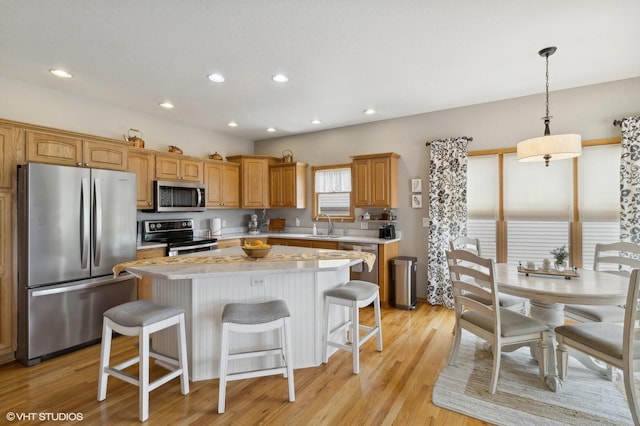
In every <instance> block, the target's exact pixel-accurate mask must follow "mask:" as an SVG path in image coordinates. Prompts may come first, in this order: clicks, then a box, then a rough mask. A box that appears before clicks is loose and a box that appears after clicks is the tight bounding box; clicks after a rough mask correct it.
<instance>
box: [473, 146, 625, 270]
mask: <svg viewBox="0 0 640 426" xmlns="http://www.w3.org/2000/svg"><path fill="white" fill-rule="evenodd" d="M620 150H621V147H620V139H618V138H616V139H606V140H605V139H603V140H599V141H593V142H586V143H585V144H584V146H583V150H582V155H581V157H579V158H578V159H577V161H556V162H552V163H551V164H550V165H549V167H545V166H544V165H543V164H542V163H519V162H518V161H517V159H516V155H515V152H514V151H515V150H514V149H504V150H493V151H491V152H488V151H487V152H482V153H480V152H478V153H476V154H475V155H474V154H473V153H470V156H469V161H468V177H469V179H468V187H467V190H468V197H467V200H468V206H467V207H468V221H467V234H468V235H469V236H471V237H474V238H479V239H480V244H481V246H482V253H483V256H486V257H494V256H495V259H496V261H498V262H508V263H509V264H513V265H517V264H518V261H527V260H532V261H534V262H536V263H538V262H541V261H542V260H543V259H545V258H547V259H550V258H551V257H552V256H551V254H550V251H551V250H552V249H554V248H557V247H560V246H562V245H566V246H568V247H573V250H575V251H577V252H579V251H580V250H581V251H582V259H574V261H575V262H576V264H578V262H580V261H581V263H582V264H581V265H578V266H581V267H584V268H591V267H592V265H593V251H594V246H595V244H596V243H597V242H605V243H609V242H614V241H619V239H620V237H619V233H620V230H619V227H620V225H619V215H620V213H619V211H620V201H619V199H620V184H619V180H620V176H619V175H620ZM575 164H577V165H578V167H577V169H576V170H574V167H575ZM574 191H575V192H574ZM576 202H577V203H578V205H575V203H576ZM576 215H579V217H576ZM573 222H579V223H580V224H581V226H577V227H575V228H573V229H574V230H575V231H576V232H575V234H573V235H571V233H570V231H569V230H570V229H572V228H571V226H572V225H571V224H572V223H573ZM499 230H503V232H502V233H500V232H498V231H499ZM575 244H581V247H576V246H575ZM505 249H506V250H505Z"/></svg>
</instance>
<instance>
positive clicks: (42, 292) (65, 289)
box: [31, 273, 135, 297]
mask: <svg viewBox="0 0 640 426" xmlns="http://www.w3.org/2000/svg"><path fill="white" fill-rule="evenodd" d="M131 278H135V277H134V276H133V275H131V274H128V273H127V274H124V275H121V276H118V277H116V278H113V277H107V278H105V279H102V280H97V281H92V282H89V283H86V284H74V283H69V284H66V285H61V286H48V287H43V288H42V289H37V290H33V291H31V297H41V296H49V295H52V294H60V293H69V292H72V291H78V290H87V289H90V288H97V287H103V286H106V285H111V284H118V283H120V282H122V281H128V280H130V279H131Z"/></svg>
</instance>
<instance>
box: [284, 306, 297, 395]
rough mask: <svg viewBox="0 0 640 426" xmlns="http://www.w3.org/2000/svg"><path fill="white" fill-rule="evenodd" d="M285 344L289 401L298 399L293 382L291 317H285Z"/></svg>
mask: <svg viewBox="0 0 640 426" xmlns="http://www.w3.org/2000/svg"><path fill="white" fill-rule="evenodd" d="M283 328H284V337H285V338H284V346H285V352H286V357H287V359H286V362H287V381H288V384H289V401H290V402H293V401H295V400H296V389H295V386H294V383H293V349H292V347H291V346H292V345H291V342H292V340H291V321H290V318H289V317H286V318H284V327H283Z"/></svg>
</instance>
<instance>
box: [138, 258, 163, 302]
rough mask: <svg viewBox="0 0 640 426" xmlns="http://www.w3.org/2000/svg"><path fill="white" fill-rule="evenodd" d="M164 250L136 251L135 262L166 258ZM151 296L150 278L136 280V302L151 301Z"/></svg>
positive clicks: (146, 276)
mask: <svg viewBox="0 0 640 426" xmlns="http://www.w3.org/2000/svg"><path fill="white" fill-rule="evenodd" d="M166 253H167V252H166V249H165V248H164V247H160V248H150V249H138V251H137V252H136V260H141V259H153V258H154V257H166ZM152 296H153V292H152V288H151V277H150V276H148V275H145V276H143V277H142V278H138V300H151V299H152Z"/></svg>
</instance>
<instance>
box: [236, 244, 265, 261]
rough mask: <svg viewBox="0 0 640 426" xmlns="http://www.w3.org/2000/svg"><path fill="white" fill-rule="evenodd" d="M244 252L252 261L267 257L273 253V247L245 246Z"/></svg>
mask: <svg viewBox="0 0 640 426" xmlns="http://www.w3.org/2000/svg"><path fill="white" fill-rule="evenodd" d="M242 250H243V251H244V252H245V253H246V254H247V256H249V257H250V258H251V259H259V258H261V257H265V256H267V255H268V254H269V252H271V246H268V245H264V246H260V247H247V246H243V247H242Z"/></svg>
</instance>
